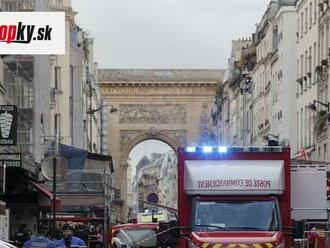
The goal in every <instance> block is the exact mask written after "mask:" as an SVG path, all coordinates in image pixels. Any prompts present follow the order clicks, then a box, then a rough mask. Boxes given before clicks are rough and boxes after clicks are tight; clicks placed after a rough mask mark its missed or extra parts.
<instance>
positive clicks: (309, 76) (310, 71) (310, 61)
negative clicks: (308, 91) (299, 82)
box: [307, 46, 312, 86]
mask: <svg viewBox="0 0 330 248" xmlns="http://www.w3.org/2000/svg"><path fill="white" fill-rule="evenodd" d="M307 72H308V73H309V74H308V75H307V76H308V82H309V84H308V85H309V86H311V85H312V75H311V73H312V47H311V46H310V47H309V54H308V71H307Z"/></svg>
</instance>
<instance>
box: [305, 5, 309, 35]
mask: <svg viewBox="0 0 330 248" xmlns="http://www.w3.org/2000/svg"><path fill="white" fill-rule="evenodd" d="M307 30H308V8H306V9H305V33H307Z"/></svg>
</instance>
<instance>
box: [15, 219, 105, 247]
mask: <svg viewBox="0 0 330 248" xmlns="http://www.w3.org/2000/svg"><path fill="white" fill-rule="evenodd" d="M25 227H26V226H25V225H21V226H20V227H19V229H18V231H17V232H16V234H15V244H16V246H17V247H19V248H71V247H72V248H84V247H89V248H102V247H104V244H103V228H102V226H98V227H94V226H92V225H91V226H87V225H69V224H64V225H59V226H57V227H56V229H55V230H53V229H48V228H47V227H46V226H40V227H39V228H38V233H37V234H36V235H32V234H31V233H30V232H29V231H28V230H26V228H25Z"/></svg>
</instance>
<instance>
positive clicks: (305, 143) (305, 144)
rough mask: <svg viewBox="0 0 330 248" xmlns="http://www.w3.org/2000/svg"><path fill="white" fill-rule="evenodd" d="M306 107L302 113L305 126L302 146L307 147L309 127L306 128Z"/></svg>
mask: <svg viewBox="0 0 330 248" xmlns="http://www.w3.org/2000/svg"><path fill="white" fill-rule="evenodd" d="M307 113H308V108H307V107H306V106H305V113H304V127H305V137H304V147H307V144H308V140H307V138H308V137H309V132H310V130H309V128H308V126H309V125H308V118H307Z"/></svg>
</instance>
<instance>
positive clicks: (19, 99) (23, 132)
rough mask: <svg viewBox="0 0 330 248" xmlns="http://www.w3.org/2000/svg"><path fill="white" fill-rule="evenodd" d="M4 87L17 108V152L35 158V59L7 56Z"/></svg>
mask: <svg viewBox="0 0 330 248" xmlns="http://www.w3.org/2000/svg"><path fill="white" fill-rule="evenodd" d="M4 63H5V68H4V87H5V89H6V91H7V96H6V98H7V101H8V102H9V103H11V104H14V105H16V106H17V110H18V120H17V124H18V125H17V146H16V147H15V148H14V149H15V151H16V152H20V153H22V154H23V158H24V157H27V156H28V157H32V156H33V144H34V138H33V134H34V84H33V71H34V68H33V67H34V58H33V57H32V56H6V57H5V58H4Z"/></svg>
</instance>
